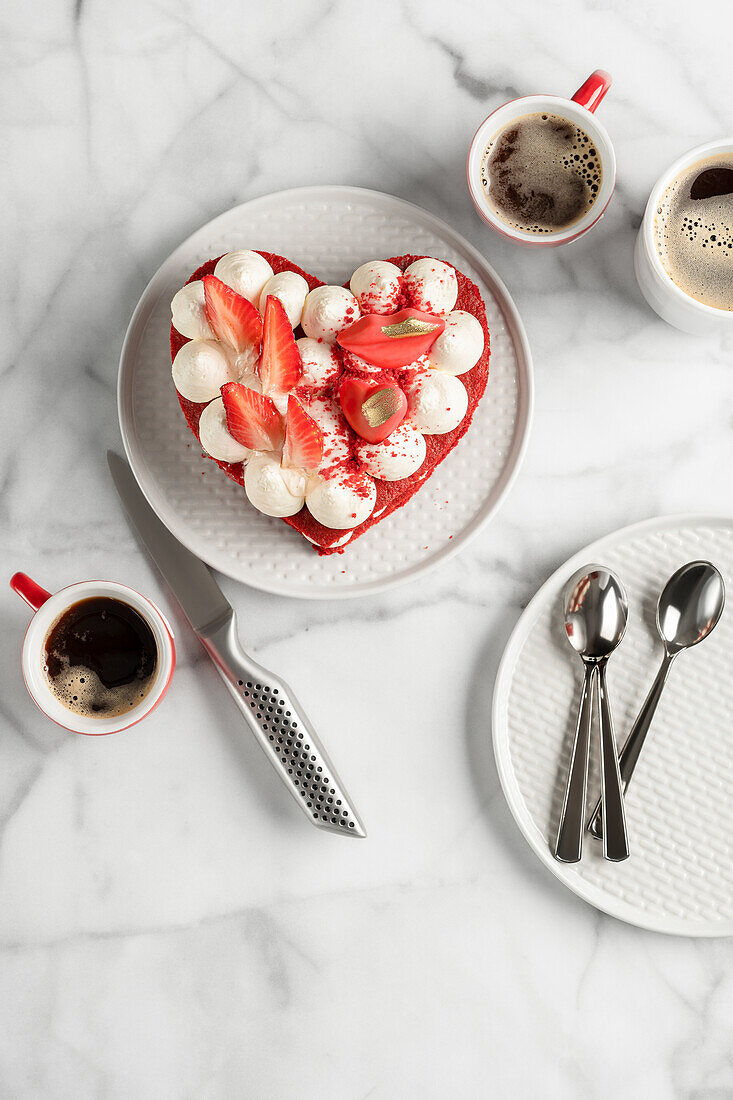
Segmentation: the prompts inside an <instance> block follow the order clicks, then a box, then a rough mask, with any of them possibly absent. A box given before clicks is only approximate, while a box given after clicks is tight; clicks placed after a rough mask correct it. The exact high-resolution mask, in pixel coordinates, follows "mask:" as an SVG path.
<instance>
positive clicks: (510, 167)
mask: <svg viewBox="0 0 733 1100" xmlns="http://www.w3.org/2000/svg"><path fill="white" fill-rule="evenodd" d="M481 177H482V182H483V185H484V187H485V189H486V197H487V199H488V201H489V203H490V204H491V206H492V207H493V208H494V210H495V212H496V213H497V214H498V215H499V217H500V218H501V219H502V220H503V221H505V222H507V224H508V225H510V226H512V227H513V228H514V229H521V230H523V231H524V232H525V233H538V234H539V233H555V232H557V231H558V230H561V229H567V228H568V227H569V226H571V225H573V224H574V223H575V222H577V221H579V220H580V219H581V218H582V217H583V215H584V214H586V213H587V212H588V211H589V210H590V208H591V206H592V205H593V203H594V202H595V201H596V198H597V196H598V192H599V191H600V189H601V183H602V181H603V169H602V166H601V158H600V157H599V155H598V150H597V149H596V147H595V145H594V143H593V141H592V139H591V138H590V137H589V136H588V134H586V132H585V130H583V129H581V127H580V126H576V125H575V123H573V122H570V121H569V120H568V119H566V118H560V116H559V115H549V114H531V115H523V116H522V117H521V118H518V119H515V121H514V122H511V123H510V124H509V125H508V126H505V127H504V129H503V130H501V131H500V132H499V133H498V134H497V135H496V137H494V138H492V140H491V141H490V142H489V145H488V146H487V148H486V151H485V153H484V157H483V162H482V166H481Z"/></svg>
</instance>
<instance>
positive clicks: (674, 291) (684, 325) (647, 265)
mask: <svg viewBox="0 0 733 1100" xmlns="http://www.w3.org/2000/svg"><path fill="white" fill-rule="evenodd" d="M718 153H733V138H730V137H728V138H721V139H720V140H719V141H709V142H708V143H707V144H706V145H698V146H697V147H696V148H695V149H690V151H689V153H685V154H684V156H681V157H680V158H679V159H678V160H676V161H675V162H674V164H672V165H671V166H670V167H669V168H668V169H667V171H666V172H664V173H663V174H662V175H661V176H660V177H659V179H658V180H657V182H656V183H655V184H654V187H653V188H652V193H651V195H650V196H649V201H648V203H647V204H646V210H645V211H644V217H643V218H642V221H641V225H640V226H639V232H638V234H637V237H636V245H635V247H634V271H635V272H636V281H637V282H638V284H639V289H640V290H641V293H642V294H643V295H644V297H645V298H646V300H647V302H648V303H649V305H650V306H651V307H652V309H653V310H654V312H655V313H657V314H659V316H660V317H661V318H662V320H663V321H666V322H667V324H670V325H674V327H675V328H678V329H681V330H682V331H683V332H690V333H693V335H695V336H703V335H705V333H709V332H719V331H722V330H727V331H728V332H731V331H733V310H730V309H717V308H716V307H715V306H709V305H706V304H705V302H700V301H698V300H697V298H691V297H690V295H689V294H685V292H684V290H682V289H681V288H680V287H678V286H677V283H676V282H675V281H674V279H672V277H671V276H670V275H668V274H667V272H666V270H665V268H664V264H663V263H662V261H661V260H660V258H659V253H658V252H657V243H656V234H655V231H654V223H655V220H656V216H657V211H658V210H659V205H660V202H661V200H662V196H663V195H664V192H665V191H666V190H667V188H668V187H669V185H670V184H671V183H673V182H674V180H675V179H676V177H677V176H679V175H680V173H681V172H684V171H685V170H686V169H687V168H690V167H691V166H692V165H693V164H696V163H697V161H699V160H706V159H707V158H708V157H714V156H715V155H716V154H718Z"/></svg>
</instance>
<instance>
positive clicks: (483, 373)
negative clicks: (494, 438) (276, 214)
mask: <svg viewBox="0 0 733 1100" xmlns="http://www.w3.org/2000/svg"><path fill="white" fill-rule="evenodd" d="M257 251H258V252H259V254H260V255H261V256H263V257H264V258H265V259H266V260H267V261H268V263H269V264H270V266H271V267H272V270H273V271H274V272H275V274H278V273H279V272H281V271H294V272H296V274H298V275H302V276H303V278H304V279H305V281H306V282H307V283H308V288H309V290H313V289H314V288H315V287H317V286H324V285H325V284H324V282H323V281H322V280H321V279H318V278H316V276H315V275H310V274H308V272H307V271H303V269H302V268H300V267H298V265H297V264H294V263H292V262H291V261H290V260H288V259H286V258H285V257H284V256H278V255H276V254H275V253H272V252H263V251H262V250H260V249H257ZM220 258H221V257H220V256H217V257H215V258H214V259H212V260H209V261H207V263H205V264H202V265H201V267H200V268H198V270H197V271H195V272H194V273H193V274H192V275H191V277H190V278H189V279H188V282H189V283H191V282H194V281H195V280H197V279H202V278H203V277H204V275H211V274H213V271H214V268H215V267H216V265H217V263H218V262H219V260H220ZM422 258H423V257H421V256H411V255H408V256H394V257H392V258H391V259H388V260H387V262H388V263H393V264H396V266H397V267H399V268H400V269H401V270H402V271H404V270H405V268H406V267H408V266H409V265H410V264H411V263H413V262H414V261H415V260H419V259H422ZM454 270H455V272H456V277H457V279H458V298H457V300H456V303H455V305H454V306H453V309H454V310H464V311H465V312H466V313H472V314H473V315H474V317H476V319H477V320H478V321H479V322H480V324H481V327H482V328H483V330H484V350H483V353H482V355H481V358H480V359H479V361H478V363H476V365H475V366H474V367H472V368H471V370H469V371H466V373H465V374H462V375H461V382H462V383H463V385H464V386H465V387H466V391H467V394H468V409H467V412H466V415H465V416H464V417H463V420H462V421H461V423H460V424H459V425H458V426H457V427H456V428H454V429H453V431H451V432H446V433H445V435H426V436H425V437H424V438H425V446H426V456H425V461H424V462H423V464H422V466H421V467H420V469H419V470H417V471H416V472H415V473H414V474H412V475H411V476H410V477H407V478H403V479H402V480H401V481H379V480H376V479H375V485H376V490H377V500H376V504H375V506H374V511H373V512H372V514H371V515H370V516H369V518H368V519H366V520H365V521H364V523H361V524H359V525H358V526H357V527H354V528H352V529H351V531H350V532H345V531H343V530H333V529H331V528H329V527H324V526H323V525H322V524H320V523H318V521H317V520H315V519H314V518H313V516H312V515H311V514H310V512H309V511H308V509H307V508H306V507H305V506H304V507H303V508H301V510H300V511H299V512H298V513H297V514H296V515H294V516H288V517H286V518H285V519H284V521H283V522H284V523H287V525H288V526H289V527H292V528H293V529H294V530H295V531H298V532H299V533H300V534H301V535H303V536H305V537H307V538H308V539H310V540H312V541H313V542H314V543H315V544H316V545H315V546H314V547H313V548H314V550H316V551H317V552H318V553H319V554H342V553H343V552H344V550H345V549H347V548H348V547H349V546H350V545H351V543H352V542H353V541H354V539H356V538H359V537H360V536H361V535H363V534H364V532H365V531H368V530H369V528H370V527H372V526H373V525H374V524H375V523H380V522H381V521H382V520H383V519H386V517H387V516H389V515H391V514H392V512H394V511H396V509H397V508H401V507H402V505H403V504H406V503H407V501H408V500H409V499H410V497H411V496H413V494H414V493H416V492H417V490H418V489H419V488H420V486H421V485H423V484H424V483H425V482H426V481H427V480H428V478H429V477H430V475H431V474H432V473H433V471H434V469H435V468H436V466H438V465H439V464H440V463H441V462H442V461H443V459H444V458H445V457H446V456H447V455H448V454H449V453H450V451H452V450H453V448H454V447H455V445H456V444H457V443H458V441H459V439H461V438H462V436H464V435H465V433H466V432H467V431H468V428H469V426H470V424H471V420H472V418H473V415H474V413H475V411H476V407H477V405H478V403H479V400H480V399H481V397H482V395H483V393H484V390H485V389H486V383H487V381H488V377H489V358H490V354H491V349H490V344H489V331H488V328H487V325H486V310H485V307H484V303H483V300H482V298H481V294H480V292H479V289H478V287H477V286H476V285H475V283H473V282H472V281H471V280H470V279H469V278H468V277H467V276H466V275H464V274H463V273H462V272H461V271H459V270H458V269H457V268H456V269H454ZM301 335H304V334H303V333H302V331H301V330H297V331H296V336H301ZM187 342H188V341H187V339H186V337H184V336H181V334H180V333H179V332H177V331H176V329H174V328H173V326H172V325H171V334H170V348H171V358H172V359H174V358H175V356H176V354H177V353H178V351H179V350H180V348H182V347H183V345H184V344H185V343H187ZM321 342H322V341H321V340H319V343H321ZM415 373H416V372H415V371H410V370H406V371H402V372H395V374H398V378H399V381H400V385H403V386H404V385H407V382H408V378H409V376H414V374H415ZM370 377H373V376H370ZM389 380H390V381H393V380H394V378H390V379H389ZM178 401H179V404H180V406H181V409H182V411H183V415H184V416H185V418H186V421H187V423H188V426H189V427H190V429H191V431H192V432H193V434H194V435H195V436H196V439H197V440H198V437H199V436H198V423H199V419H200V417H201V413H202V412H203V410H204V409H205V408H206V405H207V402H203V403H198V402H194V401H188V400H187V399H186V398H185V397H182V396H181V395H180V394H178ZM349 431H351V430H350V429H349ZM351 435H352V436H353V433H351ZM207 457H209V458H210V456H208V455H207ZM352 457H353V462H354V466H353V472H354V474H355V473H356V471H357V470H358V469H360V467H359V466H358V463H357V460H356V457H355V443H354V440H353V439H352ZM210 461H211V462H216V464H217V466H219V468H220V469H221V470H223V472H224V473H225V474H226V475H227V477H229V478H231V480H232V481H236V482H237V484H238V485H241V486H244V475H243V469H242V464H241V463H230V462H219V461H218V460H217V459H212V458H210ZM347 476H348V475H347ZM352 476H353V475H352ZM352 484H353V482H352ZM354 488H355V491H356V492H357V493H364V486H363V484H361V485H359V487H358V488H357V486H356V485H354ZM446 503H447V502H446ZM377 512H378V513H379V515H378V516H377V515H375V513H377ZM346 533H349V534H350V538H349V541H348V542H347V543H346V544H345V545H344V546H342V547H339V546H334V545H333V544H334V543H336V542H339V541H340V540H341V539H342V538H343V537H344V535H345V534H346ZM452 537H453V536H452V535H451V536H450V538H452Z"/></svg>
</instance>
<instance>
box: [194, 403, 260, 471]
mask: <svg viewBox="0 0 733 1100" xmlns="http://www.w3.org/2000/svg"><path fill="white" fill-rule="evenodd" d="M199 441H200V443H201V446H202V447H203V449H204V450H205V451H206V453H207V454H208V455H211V457H212V458H216V459H218V460H219V462H246V461H247V459H248V458H249V456H250V455H251V453H252V452H251V451H250V449H249V447H244V446H243V445H242V444H241V443H237V441H236V439H235V438H234V436H233V435H230V434H229V429H228V428H227V416H226V410H225V409H224V402H223V400H222V399H221V397H216V398H214V400H213V401H211V402H210V403H209V404H208V405H207V406H206V408H205V409H204V411H203V412H202V413H201V418H200V420H199Z"/></svg>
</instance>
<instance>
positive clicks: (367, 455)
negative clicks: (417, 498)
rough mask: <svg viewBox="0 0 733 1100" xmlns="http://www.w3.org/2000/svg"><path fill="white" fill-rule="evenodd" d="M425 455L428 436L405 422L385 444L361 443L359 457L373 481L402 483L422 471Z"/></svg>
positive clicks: (391, 433)
mask: <svg viewBox="0 0 733 1100" xmlns="http://www.w3.org/2000/svg"><path fill="white" fill-rule="evenodd" d="M425 452H426V448H425V436H424V435H422V433H421V432H418V431H417V430H416V429H415V428H413V426H412V424H409V423H407V421H405V420H403V421H402V423H401V424H398V425H397V427H396V428H395V430H394V431H393V432H390V433H389V435H388V436H387V438H386V439H383V440H382V442H381V443H367V442H366V441H363V442H360V443H359V445H358V447H357V451H356V454H357V458H358V459H359V461H360V463H361V465H362V466H363V467H364V469H365V470H366V472H367V473H368V474H371V476H372V477H377V478H379V480H380V481H402V479H403V478H406V477H410V476H411V475H412V474H414V473H415V472H416V471H417V470H419V469H420V467H421V466H422V464H423V462H424V461H425Z"/></svg>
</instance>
